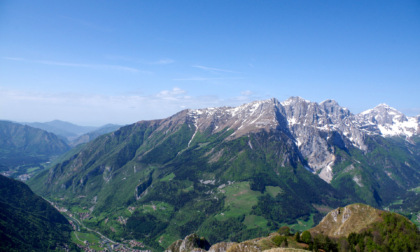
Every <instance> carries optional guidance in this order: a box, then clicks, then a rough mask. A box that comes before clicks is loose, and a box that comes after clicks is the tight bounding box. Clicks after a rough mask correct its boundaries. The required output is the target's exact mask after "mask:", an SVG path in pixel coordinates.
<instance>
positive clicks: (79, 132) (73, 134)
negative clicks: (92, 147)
mask: <svg viewBox="0 0 420 252" xmlns="http://www.w3.org/2000/svg"><path fill="white" fill-rule="evenodd" d="M23 124H24V125H28V126H31V127H33V128H37V129H42V130H45V131H47V132H50V133H53V134H55V135H57V136H59V137H61V138H62V139H63V140H65V141H66V142H67V144H69V145H70V146H72V147H74V146H77V145H79V144H83V143H87V142H89V141H91V140H93V139H95V138H96V137H98V136H100V135H103V134H106V133H109V132H112V131H115V130H117V129H118V128H120V127H121V125H116V124H106V125H104V126H101V127H92V126H80V125H76V124H73V123H70V122H65V121H60V120H54V121H51V122H44V123H40V122H32V123H23Z"/></svg>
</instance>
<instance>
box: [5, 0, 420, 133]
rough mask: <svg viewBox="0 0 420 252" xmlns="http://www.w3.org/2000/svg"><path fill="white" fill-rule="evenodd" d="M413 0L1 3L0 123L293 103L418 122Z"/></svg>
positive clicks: (419, 52) (419, 73)
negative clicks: (384, 110) (334, 104)
mask: <svg viewBox="0 0 420 252" xmlns="http://www.w3.org/2000/svg"><path fill="white" fill-rule="evenodd" d="M419 31H420V2H419V1H257V0H254V1H247V0H241V1H233V0H231V1H216V0H215V1H209V0H206V1H204V0H202V1H201V0H194V1H193V0H189V1H159V0H157V1H156V0H155V1H20V0H17V1H8V0H3V1H0V119H6V120H14V121H41V122H44V121H50V120H53V119H61V120H66V121H70V122H73V123H78V124H82V125H102V124H105V123H119V124H126V123H133V122H136V121H139V120H145V119H156V118H163V117H167V116H169V115H171V114H174V113H176V112H178V111H180V110H182V109H185V108H202V107H210V106H212V107H214V106H224V105H227V106H235V105H240V104H242V103H245V102H249V101H252V100H259V99H267V98H271V97H275V98H277V99H279V100H280V101H282V100H285V99H287V98H288V97H290V96H301V97H303V98H305V99H308V100H311V101H315V102H321V101H323V100H325V99H334V100H336V101H338V102H339V104H340V105H342V106H344V107H347V108H349V109H350V110H351V111H352V112H353V113H359V112H361V111H363V110H366V109H369V108H372V107H374V106H376V105H377V104H379V103H387V104H388V105H390V106H392V107H395V108H397V109H398V110H400V111H402V112H404V113H405V114H407V115H409V116H412V115H417V114H420V99H419V94H420V32H419Z"/></svg>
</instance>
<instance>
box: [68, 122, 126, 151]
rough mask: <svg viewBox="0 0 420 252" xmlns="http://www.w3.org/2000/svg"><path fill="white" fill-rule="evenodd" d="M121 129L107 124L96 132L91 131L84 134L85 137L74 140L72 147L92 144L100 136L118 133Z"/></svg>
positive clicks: (71, 143) (119, 126)
mask: <svg viewBox="0 0 420 252" xmlns="http://www.w3.org/2000/svg"><path fill="white" fill-rule="evenodd" d="M119 128H121V125H116V124H106V125H104V126H102V127H100V128H98V129H96V130H93V131H90V132H88V133H86V134H83V135H81V136H79V137H77V138H76V139H74V140H73V141H71V142H70V145H71V146H77V145H79V144H83V143H87V142H90V141H92V140H94V139H95V138H97V137H98V136H101V135H103V134H107V133H110V132H113V131H116V130H117V129H119Z"/></svg>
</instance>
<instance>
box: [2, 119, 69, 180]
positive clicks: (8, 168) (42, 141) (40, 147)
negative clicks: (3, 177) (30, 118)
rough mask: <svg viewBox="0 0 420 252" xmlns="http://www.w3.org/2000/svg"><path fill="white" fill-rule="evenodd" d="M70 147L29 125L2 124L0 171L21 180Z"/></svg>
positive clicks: (3, 122) (52, 135)
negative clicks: (21, 177) (30, 171)
mask: <svg viewBox="0 0 420 252" xmlns="http://www.w3.org/2000/svg"><path fill="white" fill-rule="evenodd" d="M69 149H70V147H69V146H68V145H67V144H66V143H65V142H64V141H63V140H62V139H60V138H59V137H57V136H56V135H54V134H52V133H49V132H46V131H44V130H41V129H36V128H32V127H30V126H27V125H22V124H18V123H12V122H8V121H0V171H1V172H3V173H4V174H10V175H12V176H15V175H16V176H17V175H20V174H24V173H26V169H30V168H32V169H37V167H39V166H40V164H41V163H44V162H47V161H49V160H50V158H51V157H52V156H56V155H60V154H62V153H64V152H66V151H67V150H69Z"/></svg>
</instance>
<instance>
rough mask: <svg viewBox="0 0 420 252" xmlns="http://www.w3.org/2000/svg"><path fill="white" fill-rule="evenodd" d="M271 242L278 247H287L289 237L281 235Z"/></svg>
mask: <svg viewBox="0 0 420 252" xmlns="http://www.w3.org/2000/svg"><path fill="white" fill-rule="evenodd" d="M271 241H272V242H273V243H274V244H275V245H276V246H277V247H287V246H288V242H287V237H286V236H281V235H276V236H274V237H273V238H272V239H271Z"/></svg>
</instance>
